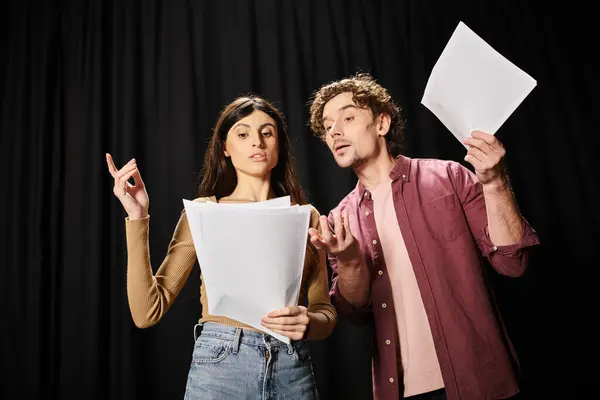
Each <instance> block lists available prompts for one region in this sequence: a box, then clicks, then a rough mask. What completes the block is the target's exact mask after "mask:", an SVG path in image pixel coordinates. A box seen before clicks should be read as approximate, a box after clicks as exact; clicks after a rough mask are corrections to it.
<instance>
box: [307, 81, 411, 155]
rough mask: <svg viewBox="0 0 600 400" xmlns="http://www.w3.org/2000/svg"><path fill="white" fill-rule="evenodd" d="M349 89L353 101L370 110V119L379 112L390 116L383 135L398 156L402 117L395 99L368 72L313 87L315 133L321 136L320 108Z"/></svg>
mask: <svg viewBox="0 0 600 400" xmlns="http://www.w3.org/2000/svg"><path fill="white" fill-rule="evenodd" d="M347 92H349V93H352V101H354V103H355V104H356V105H357V106H359V107H361V108H368V109H370V110H371V112H372V113H373V119H375V118H377V117H378V116H379V115H381V114H387V115H389V116H390V119H391V122H390V130H389V132H388V133H387V135H385V140H386V145H387V150H388V153H390V155H392V156H393V157H397V156H398V155H400V150H401V149H402V138H403V137H404V120H403V119H402V114H401V111H402V109H401V108H400V106H398V105H397V104H395V103H394V101H393V100H392V96H391V95H390V94H389V93H388V91H387V89H385V88H384V87H383V86H381V85H380V84H379V83H377V81H376V80H375V78H373V77H372V76H371V75H370V74H368V73H358V74H356V75H354V76H349V77H346V78H343V79H341V80H339V81H335V82H330V83H328V84H326V85H323V86H321V87H320V88H319V89H318V90H317V91H315V93H314V95H313V97H312V101H311V104H310V129H311V130H312V131H313V133H314V134H315V136H317V137H319V138H321V139H323V138H324V136H325V133H326V131H325V127H324V126H323V109H324V108H325V104H327V102H329V100H331V99H333V98H334V97H335V96H337V95H338V94H341V93H347Z"/></svg>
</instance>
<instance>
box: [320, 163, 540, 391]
mask: <svg viewBox="0 0 600 400" xmlns="http://www.w3.org/2000/svg"><path fill="white" fill-rule="evenodd" d="M390 177H391V179H392V194H393V198H394V208H395V210H396V218H397V219H398V224H399V226H400V231H401V232H402V236H403V238H404V242H405V244H406V248H407V250H408V255H409V257H410V260H411V262H412V265H413V268H414V271H415V276H416V279H417V283H418V285H419V290H420V292H421V296H422V298H423V304H424V305H425V311H426V313H427V319H428V320H429V325H430V327H431V333H432V335H433V340H434V343H435V350H436V353H437V357H438V361H439V363H440V368H441V371H442V377H443V380H444V385H445V387H446V395H447V397H448V399H449V400H455V399H461V400H464V399H473V400H480V399H500V398H506V397H509V396H511V395H514V394H516V393H517V392H518V391H519V389H518V386H517V376H516V372H517V371H515V370H514V369H513V363H514V365H518V362H517V356H516V354H515V351H514V349H513V347H512V344H511V342H510V340H509V338H508V337H507V336H506V331H505V329H504V324H503V322H502V320H501V319H500V318H499V317H497V315H498V310H497V308H496V305H495V304H494V303H493V302H492V300H491V296H490V295H489V292H488V288H487V286H486V280H485V277H484V272H483V269H482V267H483V262H484V259H483V257H485V258H487V259H488V260H489V262H490V263H491V265H492V266H493V267H494V269H495V270H496V271H498V272H499V273H500V274H502V275H506V276H511V277H517V276H520V275H521V274H523V272H524V271H525V268H526V265H527V259H528V249H530V248H531V246H533V245H536V244H538V243H539V239H538V237H537V235H536V233H535V231H534V230H533V229H532V228H531V226H530V225H529V224H528V223H527V221H525V220H523V236H522V238H521V241H520V242H519V243H517V244H515V245H510V246H494V244H493V243H492V242H491V241H490V238H489V234H488V230H487V215H486V210H485V200H484V197H483V191H482V186H481V183H479V181H478V180H477V178H476V176H475V174H474V173H472V172H471V171H470V170H468V169H467V168H465V167H463V166H462V165H461V164H459V163H457V162H454V161H443V160H435V159H410V158H408V157H404V156H400V157H399V158H398V159H397V162H396V164H395V166H394V168H393V169H392V171H391V173H390ZM335 210H338V211H342V210H347V211H348V213H349V216H350V230H351V231H352V234H353V235H354V237H356V239H357V240H358V241H359V243H360V249H361V252H362V254H363V255H364V261H365V264H366V265H367V267H368V268H369V271H370V284H371V301H370V304H369V306H368V307H367V308H364V309H356V308H354V307H353V306H352V305H351V304H350V303H348V302H347V301H346V300H345V299H344V298H343V297H342V295H341V294H340V292H339V291H338V290H337V280H338V270H337V261H336V259H335V258H334V257H331V256H330V257H329V261H330V264H331V267H332V270H333V281H332V288H331V293H330V294H331V296H332V302H333V303H334V305H335V306H336V307H337V310H338V312H339V313H340V314H341V315H345V316H346V317H348V318H349V319H350V321H353V322H355V323H364V322H366V321H368V320H369V319H370V317H372V318H373V321H374V325H375V334H374V338H375V342H374V346H375V349H374V352H373V392H374V398H375V399H379V400H396V399H399V398H402V392H403V380H402V373H401V371H398V362H397V356H398V354H400V350H399V349H398V348H397V346H398V340H397V324H396V317H395V313H394V307H393V300H392V291H391V286H390V280H389V278H388V273H387V269H386V265H385V259H384V257H383V252H382V249H381V244H380V240H379V237H378V233H377V227H376V225H375V218H374V216H373V201H372V200H371V198H370V193H369V192H368V191H367V190H366V189H365V187H364V186H363V185H362V184H360V183H359V184H358V185H357V187H356V189H354V190H353V191H352V192H351V193H350V194H348V196H346V197H345V198H344V199H343V200H342V201H341V202H340V204H339V205H338V206H337V207H336V209H335ZM367 211H368V212H367ZM330 219H331V214H330ZM365 284H369V283H368V282H365ZM408 323H410V321H408Z"/></svg>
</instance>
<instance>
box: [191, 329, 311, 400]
mask: <svg viewBox="0 0 600 400" xmlns="http://www.w3.org/2000/svg"><path fill="white" fill-rule="evenodd" d="M198 331H200V332H199V333H200V334H199V335H197V333H198ZM194 337H195V338H196V341H195V345H194V353H193V356H192V363H191V366H190V371H189V374H188V380H187V386H186V391H185V400H195V399H202V400H213V399H215V400H216V399H218V400H221V399H231V400H234V399H252V400H257V399H263V400H275V399H286V400H294V399H302V400H304V399H307V400H317V399H318V394H317V386H316V383H315V379H314V375H313V369H312V362H311V358H310V353H309V349H308V345H307V344H306V342H305V341H304V340H301V341H297V342H294V341H292V343H291V344H289V345H288V344H286V343H283V342H281V341H279V340H278V339H276V338H274V337H272V336H270V335H267V334H264V333H260V332H255V331H251V330H247V329H240V328H234V327H232V326H228V325H223V324H218V323H213V322H209V323H205V324H203V325H196V327H195V329H194Z"/></svg>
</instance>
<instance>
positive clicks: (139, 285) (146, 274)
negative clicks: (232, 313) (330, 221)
mask: <svg viewBox="0 0 600 400" xmlns="http://www.w3.org/2000/svg"><path fill="white" fill-rule="evenodd" d="M194 201H200V202H205V201H213V202H216V201H217V200H216V198H215V197H214V196H213V197H208V198H198V199H195V200H194ZM149 222H150V217H149V216H148V217H146V218H142V219H136V220H130V219H128V218H127V219H126V220H125V230H126V235H127V253H128V257H127V296H128V300H129V308H130V310H131V314H132V317H133V321H134V322H135V324H136V326H138V327H140V328H147V327H150V326H152V325H154V324H156V323H157V322H158V321H160V319H161V318H162V317H163V316H164V315H165V313H166V312H167V310H168V309H169V307H170V306H171V305H172V304H173V301H175V298H176V297H177V295H178V294H179V292H180V291H181V289H182V288H183V286H184V285H185V282H186V280H187V278H188V277H189V275H190V272H191V271H192V267H193V266H194V263H195V262H196V260H197V259H196V250H195V248H194V243H193V241H192V234H191V231H190V228H189V224H188V219H187V216H186V214H185V211H183V212H182V214H181V217H180V218H179V222H178V223H177V226H176V228H175V232H174V233H173V237H172V239H171V242H170V243H169V248H168V251H167V255H166V257H165V259H164V260H163V262H162V264H161V265H160V267H159V269H158V271H157V272H156V274H154V275H153V273H152V266H151V265H150V249H149V245H148V232H149ZM310 226H311V227H312V228H315V229H317V230H320V228H319V212H318V211H317V209H316V208H314V207H312V212H311V220H310ZM307 235H308V234H307ZM312 254H313V253H312V252H310V251H308V249H307V251H306V257H305V262H304V272H303V274H302V284H301V286H300V296H299V304H300V305H305V306H306V307H307V308H308V311H309V312H312V313H321V314H323V315H324V316H325V317H326V318H325V321H327V322H326V323H316V322H315V323H313V322H312V320H311V325H310V330H309V333H308V336H307V338H308V339H312V340H318V339H324V338H326V337H327V336H328V335H329V334H330V333H331V332H332V330H333V328H334V326H335V324H336V321H337V313H336V311H335V308H334V307H333V306H332V305H331V302H330V301H329V290H328V288H329V284H328V278H327V276H328V275H327V264H326V255H325V254H324V253H323V252H321V251H319V252H318V257H316V258H318V259H313V258H314V257H312ZM200 271H202V266H200ZM200 278H201V283H200V303H201V305H202V316H201V318H200V323H203V322H219V323H222V324H227V325H231V326H235V327H239V328H245V329H252V330H256V329H255V328H253V327H251V326H248V325H245V324H243V323H241V322H238V321H235V320H233V319H230V318H227V317H221V316H213V315H209V314H208V312H207V311H208V301H209V299H208V298H207V296H206V288H205V286H204V280H203V279H202V272H201V273H200ZM265 314H266V313H265ZM320 320H323V319H322V318H321V319H320Z"/></svg>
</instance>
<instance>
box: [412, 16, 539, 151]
mask: <svg viewBox="0 0 600 400" xmlns="http://www.w3.org/2000/svg"><path fill="white" fill-rule="evenodd" d="M536 85H537V82H536V81H535V80H534V79H533V78H532V77H531V76H529V75H528V74H526V73H525V72H523V71H522V70H521V69H519V68H518V67H517V66H515V65H514V64H513V63H511V62H510V61H508V60H507V59H506V58H505V57H503V56H502V55H501V54H500V53H498V52H497V51H496V50H494V49H493V48H492V47H491V46H490V45H489V44H487V43H486V42H485V41H484V40H483V39H481V38H480V37H479V36H477V35H476V34H475V33H474V32H473V31H472V30H471V29H469V28H468V27H467V26H466V25H465V24H464V23H463V22H460V23H459V24H458V27H457V28H456V30H455V31H454V33H453V34H452V36H451V37H450V40H449V41H448V43H447V45H446V47H445V48H444V51H443V52H442V54H441V56H440V58H439V59H438V61H437V63H436V64H435V66H434V67H433V70H432V71H431V76H430V77H429V80H428V82H427V86H426V87H425V92H424V94H423V99H422V100H421V103H422V104H423V105H425V106H426V107H427V108H428V109H429V110H431V112H433V113H434V114H435V115H436V116H437V117H438V119H439V120H440V121H441V122H442V123H443V124H444V126H446V128H448V130H450V132H452V133H453V134H454V136H455V137H456V138H457V139H458V140H459V141H460V142H461V143H462V140H463V139H464V138H466V137H469V136H471V132H472V131H473V130H481V131H484V132H487V133H490V134H492V135H493V134H495V133H496V131H497V130H498V129H499V128H500V126H502V124H503V123H504V122H505V121H506V120H507V119H508V117H509V116H510V115H511V114H512V113H513V112H514V110H515V109H516V108H517V107H518V106H519V104H521V102H522V101H523V100H524V99H525V97H527V95H528V94H529V93H530V92H531V91H532V90H533V88H534V87H535V86H536ZM463 145H464V144H463ZM465 147H467V146H465Z"/></svg>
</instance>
